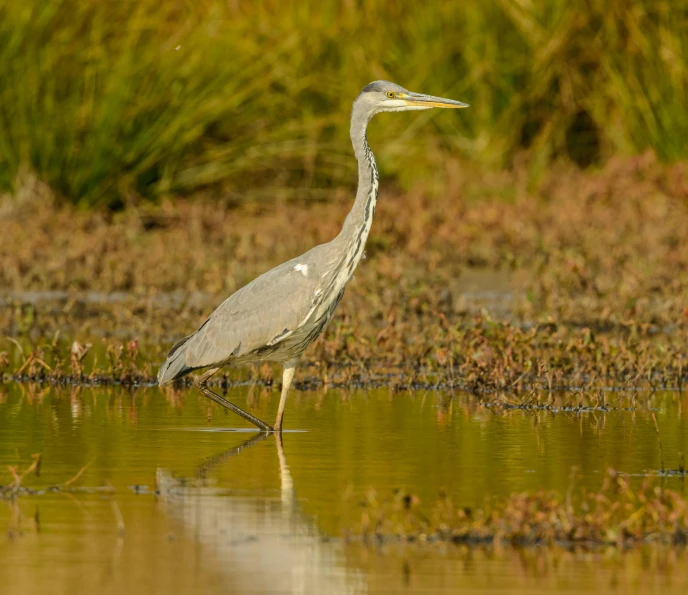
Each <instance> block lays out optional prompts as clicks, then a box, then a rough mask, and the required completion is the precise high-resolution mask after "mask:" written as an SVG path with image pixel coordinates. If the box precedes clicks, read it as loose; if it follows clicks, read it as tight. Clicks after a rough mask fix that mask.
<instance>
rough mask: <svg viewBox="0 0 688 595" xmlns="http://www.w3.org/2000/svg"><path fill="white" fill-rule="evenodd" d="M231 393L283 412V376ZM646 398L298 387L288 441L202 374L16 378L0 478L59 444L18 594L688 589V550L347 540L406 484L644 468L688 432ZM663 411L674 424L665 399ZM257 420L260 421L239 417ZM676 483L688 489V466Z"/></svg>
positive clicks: (674, 458) (12, 560) (13, 522)
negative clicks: (172, 382) (153, 381)
mask: <svg viewBox="0 0 688 595" xmlns="http://www.w3.org/2000/svg"><path fill="white" fill-rule="evenodd" d="M228 397H229V398H230V400H234V401H235V402H236V403H237V404H239V405H240V406H242V405H246V402H247V399H248V400H249V401H250V404H251V411H252V412H253V413H254V414H256V415H258V416H259V417H263V418H266V419H268V420H269V419H271V418H272V416H273V415H274V410H275V408H276V405H277V400H278V394H277V392H276V391H272V392H270V391H267V390H263V389H258V388H256V389H254V390H252V391H250V390H248V389H246V388H235V389H232V390H231V391H230V392H229V394H228ZM637 402H638V403H643V405H642V406H639V408H638V409H637V410H635V411H614V412H610V413H600V412H595V413H583V414H576V415H574V414H562V413H559V414H556V415H553V414H551V413H546V412H539V413H532V412H525V411H509V412H495V411H492V410H490V409H487V408H484V407H481V406H480V405H479V404H478V403H477V402H476V401H475V400H474V399H473V398H472V397H470V396H466V395H460V394H457V395H453V396H452V395H443V394H439V393H435V392H410V393H393V392H391V391H388V390H376V391H354V392H346V391H327V392H326V391H320V392H296V391H295V392H294V393H293V394H292V395H291V397H290V402H289V404H288V409H287V418H286V427H287V429H288V430H290V431H288V432H285V433H284V435H283V445H280V444H279V443H278V441H277V440H276V439H275V437H273V436H269V437H267V438H265V439H256V438H255V436H256V434H255V432H253V431H247V430H249V428H247V426H245V425H244V422H243V421H242V420H240V419H239V418H237V417H235V416H233V415H232V414H226V413H225V412H224V411H223V410H221V409H220V408H219V407H217V406H215V405H214V404H212V403H209V402H208V401H207V400H206V399H204V398H203V397H200V396H198V394H197V393H196V391H189V392H183V393H173V392H167V393H162V392H160V391H159V390H158V389H154V388H151V389H139V390H137V391H133V392H131V391H127V390H124V389H121V388H102V389H90V388H88V389H87V388H82V389H80V388H77V389H62V388H52V387H49V388H43V389H39V388H35V387H33V388H29V387H27V386H20V385H16V384H8V385H4V386H2V385H0V484H5V483H8V482H9V480H10V476H9V474H7V473H5V471H4V470H5V469H6V467H7V465H19V466H20V467H21V468H25V467H26V466H28V464H29V463H30V462H31V455H32V454H33V453H41V455H42V464H41V469H40V476H39V477H35V476H30V477H27V478H26V479H25V483H26V484H27V485H29V486H31V487H36V488H38V487H41V486H50V485H55V484H59V483H62V482H65V481H67V480H69V479H70V478H72V477H73V476H74V475H75V474H76V473H77V472H78V471H79V469H81V468H82V467H83V466H84V465H88V467H87V468H86V470H85V471H84V472H83V474H82V475H81V476H80V477H79V478H78V479H77V481H75V482H74V483H73V484H72V487H73V488H74V491H72V492H70V493H59V492H52V493H51V492H47V493H42V494H38V495H26V496H22V497H20V498H19V499H17V500H16V501H15V502H14V503H10V502H0V527H2V529H3V532H4V533H5V535H6V537H3V538H1V540H0V585H2V586H3V592H7V593H19V592H21V593H26V594H33V593H44V592H51V593H62V592H65V593H66V592H70V593H72V592H84V593H87V592H94V591H95V590H96V589H98V590H99V591H101V592H105V593H117V594H119V593H126V594H127V595H133V594H136V593H151V592H156V591H160V592H162V591H163V589H164V590H165V591H166V592H170V593H220V592H222V593H247V592H256V593H261V592H290V593H319V592H330V593H349V592H351V593H357V592H364V593H365V592H369V593H393V592H404V593H423V592H428V593H430V592H431V593H437V592H466V593H469V592H476V593H488V592H491V591H495V590H500V589H506V590H508V591H510V592H521V593H533V592H543V593H544V592H555V591H557V592H558V591H563V592H569V593H573V592H581V593H598V592H603V591H609V590H618V592H623V593H628V592H638V593H647V592H653V591H655V592H662V593H667V592H685V591H686V589H688V558H687V554H686V550H685V549H676V550H672V549H661V548H656V547H652V548H651V547H647V548H643V549H637V550H633V551H631V552H626V553H621V552H618V551H616V550H614V549H609V550H605V549H603V550H599V551H595V552H577V553H575V552H567V551H564V550H552V549H541V548H531V549H528V550H515V549H512V548H499V547H497V548H492V547H490V548H464V547H459V546H454V545H450V544H421V545H400V544H392V545H375V544H364V543H360V542H359V541H355V542H348V541H347V540H345V539H342V535H344V534H347V533H348V532H351V533H352V534H354V535H355V534H357V532H359V531H360V527H361V522H362V514H363V513H362V508H361V506H360V504H359V503H360V500H361V499H362V498H363V497H364V496H365V495H366V493H368V492H369V490H370V489H372V488H374V489H375V490H376V497H378V498H380V499H384V498H388V497H390V496H391V495H392V494H393V493H394V491H395V490H397V489H404V490H406V491H408V492H410V493H413V494H416V495H417V496H418V497H419V498H420V499H421V501H422V502H426V503H428V504H430V503H432V502H433V501H434V500H435V499H436V498H437V497H438V495H439V494H440V493H447V494H448V495H449V496H450V497H451V498H452V500H453V501H454V502H455V504H457V505H461V506H476V505H481V504H482V503H484V502H485V500H486V499H487V498H491V497H494V496H498V495H507V494H510V493H512V492H514V491H520V490H532V489H536V488H538V487H545V488H553V489H557V490H560V491H564V490H567V489H568V488H569V486H570V485H571V481H572V480H571V477H572V467H576V468H577V472H576V473H575V487H576V489H578V488H580V487H587V488H590V489H598V488H599V487H600V486H601V484H602V481H603V477H604V473H605V471H606V470H607V469H608V468H610V467H612V468H614V469H616V470H617V471H620V472H625V473H629V474H631V475H632V476H633V478H634V479H633V481H636V482H640V481H642V479H643V477H644V476H646V475H647V474H648V473H652V472H653V471H657V470H660V469H662V468H667V469H670V468H673V469H675V468H677V467H678V465H679V464H680V454H679V453H682V452H686V450H688V429H687V428H688V424H686V409H685V400H684V398H683V397H680V396H679V395H678V394H676V393H667V394H658V395H655V396H653V397H649V396H647V395H642V396H639V397H638V398H637ZM653 413H654V415H655V416H656V419H657V424H658V427H659V430H660V431H659V436H660V437H661V447H660V441H659V440H658V436H657V432H656V430H655V422H654V420H653V417H652V415H653ZM229 430H243V431H229ZM661 482H662V485H664V486H666V487H671V488H673V489H676V490H678V491H680V492H681V493H684V494H685V489H684V484H683V480H682V479H681V478H679V477H666V478H663V479H662V480H661Z"/></svg>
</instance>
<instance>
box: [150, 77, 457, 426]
mask: <svg viewBox="0 0 688 595" xmlns="http://www.w3.org/2000/svg"><path fill="white" fill-rule="evenodd" d="M433 107H439V108H462V107H468V106H467V104H465V103H461V102H460V101H454V100H453V99H443V98H441V97H433V96H432V95H422V94H420V93H413V92H411V91H407V90H406V89H404V88H403V87H400V86H399V85H395V84H394V83H390V82H388V81H375V82H373V83H370V84H369V85H367V86H366V87H365V88H364V89H363V91H362V92H361V93H360V95H359V96H358V97H357V98H356V100H355V101H354V105H353V109H352V111H351V128H350V134H351V142H352V144H353V147H354V153H355V155H356V159H357V160H358V190H357V192H356V200H355V201H354V204H353V207H352V209H351V211H350V213H349V214H348V216H347V218H346V220H345V221H344V225H343V227H342V230H341V232H340V233H339V235H337V237H336V238H334V239H333V240H332V241H330V242H328V243H326V244H322V245H320V246H316V247H315V248H312V249H311V250H309V251H308V252H306V253H305V254H302V255H301V256H299V257H297V258H294V259H292V260H290V261H288V262H285V263H284V264H281V265H279V266H277V267H275V268H274V269H272V270H271V271H268V272H267V273H264V274H263V275H261V276H260V277H258V278H257V279H255V280H253V281H252V282H251V283H249V284H248V285H246V286H244V287H242V288H241V289H239V290H238V291H237V292H236V293H234V294H233V295H231V296H230V297H228V298H227V299H226V300H225V301H224V302H223V303H222V304H221V305H220V306H219V307H218V308H217V309H216V310H215V311H214V312H213V313H212V314H211V315H210V317H209V318H208V319H207V320H206V321H205V322H204V323H203V324H202V325H201V326H200V327H199V329H198V330H197V331H196V332H195V333H193V334H192V335H189V336H188V337H184V338H183V339H182V340H181V341H179V342H178V343H176V344H175V345H174V346H173V347H172V349H171V350H170V352H169V353H168V355H167V360H166V361H165V363H164V364H163V365H162V367H161V368H160V372H159V373H158V384H160V385H161V386H162V385H164V384H167V383H169V382H172V381H173V380H175V379H177V378H181V377H182V376H185V375H186V374H189V373H190V372H193V371H194V370H202V369H205V370H206V371H205V372H204V373H203V374H201V375H200V376H199V377H198V378H197V379H196V381H195V384H196V386H197V388H198V389H199V390H200V391H201V392H202V393H203V394H204V395H205V396H207V397H209V398H210V399H212V400H213V401H215V402H216V403H219V404H220V405H222V406H224V407H226V408H228V409H230V410H231V411H234V412H235V413H237V414H238V415H240V416H241V417H243V418H244V419H246V420H248V421H250V422H251V423H253V424H255V425H256V426H257V427H259V428H260V429H261V430H263V431H265V432H271V431H277V432H279V431H281V430H282V420H283V417H284V406H285V403H286V399H287V393H288V391H289V387H290V385H291V382H292V379H293V378H294V371H295V369H296V365H297V364H298V362H299V359H300V357H301V355H302V354H303V352H304V351H305V349H306V348H307V347H308V346H309V345H310V344H311V343H312V342H313V341H315V339H317V338H318V336H319V335H320V333H322V331H323V329H324V328H325V326H326V325H327V323H328V322H329V321H330V319H331V318H332V315H333V313H334V310H335V308H336V307H337V304H339V302H340V300H341V299H342V296H343V295H344V290H345V289H346V286H347V284H348V283H349V281H350V280H351V277H352V275H353V273H354V269H355V268H356V265H358V262H359V261H360V259H361V256H362V255H363V251H364V249H365V243H366V239H367V238H368V234H369V233H370V227H371V225H372V223H373V216H374V214H375V205H376V202H377V195H378V171H377V166H376V164H375V157H374V156H373V152H372V151H371V150H370V147H369V146H368V140H367V138H366V129H367V126H368V122H370V119H371V118H372V117H373V116H374V115H375V114H378V113H381V112H404V111H411V110H426V109H430V108H433ZM265 361H269V362H278V363H281V364H282V365H283V367H284V369H283V375H282V394H281V396H280V402H279V407H278V409H277V419H276V420H275V424H274V426H270V425H269V424H267V423H266V422H264V421H262V420H260V419H258V418H257V417H254V416H253V415H251V414H250V413H248V412H246V411H244V410H243V409H240V408H239V407H237V406H236V405H234V404H233V403H230V402H229V401H228V400H227V399H225V398H223V397H221V396H220V395H218V394H216V393H214V392H213V391H212V390H210V388H209V387H208V380H209V379H210V377H211V376H213V374H215V373H217V372H218V371H219V370H220V369H221V368H223V367H224V366H226V365H229V364H247V363H260V362H265Z"/></svg>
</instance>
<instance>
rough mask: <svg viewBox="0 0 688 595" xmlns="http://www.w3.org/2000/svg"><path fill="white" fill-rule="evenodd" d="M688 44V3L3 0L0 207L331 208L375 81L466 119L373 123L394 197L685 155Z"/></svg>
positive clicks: (345, 179) (347, 175)
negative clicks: (627, 158) (467, 166)
mask: <svg viewBox="0 0 688 595" xmlns="http://www.w3.org/2000/svg"><path fill="white" fill-rule="evenodd" d="M687 30H688V0H652V1H643V0H550V1H549V2H532V1H530V0H519V1H516V0H487V1H486V2H469V3H465V2H462V3H458V2H442V3H397V2H392V1H391V0H372V1H366V2H356V1H355V0H346V1H344V2H334V1H332V0H329V1H328V0H319V1H313V0H286V1H285V0H258V1H256V2H250V3H249V2H243V3H240V2H238V1H223V0H179V1H177V2H154V1H152V0H137V1H134V0H118V1H117V2H98V1H96V0H22V1H21V2H19V1H15V0H0V192H10V193H13V192H14V193H16V192H17V191H18V190H20V189H19V188H17V186H18V185H20V184H22V180H23V179H25V177H26V176H22V173H21V172H27V171H31V172H34V173H35V174H36V175H37V176H38V178H39V179H40V180H41V181H43V182H44V183H45V184H47V185H48V186H49V187H50V188H51V190H52V191H53V192H54V193H55V194H56V195H57V196H58V197H60V198H62V199H66V200H69V201H72V202H75V203H78V204H81V205H86V206H88V205H101V204H105V205H110V206H113V205H117V204H122V203H127V202H129V201H132V200H137V199H138V198H139V197H145V198H156V197H159V196H161V195H165V194H169V193H172V192H174V193H180V192H182V193H188V192H196V191H199V190H202V189H209V188H211V189H213V191H215V192H217V193H222V194H223V195H224V196H226V197H230V198H231V197H241V196H244V194H243V193H244V192H246V191H247V190H248V189H250V190H251V193H252V195H254V196H255V195H261V194H263V193H264V194H270V195H272V194H274V193H275V192H277V191H279V192H281V193H282V194H284V195H286V196H291V195H294V196H298V197H304V198H305V197H317V196H319V195H323V194H325V195H326V194H327V193H328V192H329V190H330V189H332V188H333V187H336V186H341V185H346V186H348V187H351V186H352V185H353V183H354V181H355V180H354V177H355V176H354V173H355V164H354V162H353V158H352V156H351V153H350V148H349V141H348V116H349V109H350V104H351V102H352V100H353V99H354V97H355V96H356V94H357V93H358V92H359V90H360V89H361V88H362V86H363V85H365V84H366V83H368V82H369V81H371V80H374V79H377V78H388V79H391V80H394V81H395V82H398V83H400V84H402V85H404V86H406V87H408V88H410V89H413V90H417V91H423V92H428V93H432V94H437V95H444V96H448V97H453V98H457V99H461V100H463V101H466V102H468V103H470V104H471V105H472V107H471V109H470V110H466V111H465V112H462V113H460V114H456V113H451V114H450V113H434V112H423V113H422V114H418V115H404V116H399V115H393V116H385V117H384V135H383V134H381V133H380V132H376V127H380V128H382V126H381V125H380V124H377V125H376V126H374V127H373V128H374V129H373V131H372V137H373V138H372V139H371V142H372V143H373V144H374V146H375V148H376V150H377V152H378V154H379V157H380V165H381V167H382V169H383V173H384V174H385V175H387V176H390V177H394V178H395V179H396V180H397V182H398V183H399V184H400V186H402V187H406V186H408V185H410V184H411V182H412V181H413V183H422V182H423V181H424V180H427V178H429V177H430V176H431V175H433V176H435V175H440V174H437V173H435V172H437V170H438V169H440V168H438V164H440V163H442V160H443V159H445V158H451V159H456V158H460V159H462V160H464V161H469V162H474V163H475V164H477V165H478V166H480V167H490V168H494V167H503V166H507V165H510V164H513V163H514V160H515V159H516V158H519V159H522V158H520V157H519V155H523V154H524V153H525V155H526V159H527V163H528V164H529V167H530V168H531V171H535V172H537V171H539V170H541V169H542V168H543V167H544V166H546V165H547V164H549V163H551V161H552V160H554V159H558V158H562V157H563V158H570V159H573V160H574V161H576V162H577V163H579V164H581V165H590V164H595V163H597V162H599V161H601V160H604V159H605V158H606V157H608V156H610V155H612V154H615V153H629V154H630V153H637V152H641V151H644V150H646V149H648V148H650V149H652V150H654V151H655V152H656V153H657V154H658V155H659V156H660V157H661V158H662V159H666V160H672V159H679V158H683V157H685V156H686V153H687V152H688V143H686V138H688V112H687V110H686V105H688V66H687V60H686V58H687V57H688V35H686V34H685V32H686V31H687ZM380 119H381V120H382V119H383V118H380ZM421 126H422V127H424V128H425V129H424V130H423V131H422V133H419V131H418V130H417V129H418V128H419V127H421ZM383 139H384V140H383ZM431 172H432V173H431Z"/></svg>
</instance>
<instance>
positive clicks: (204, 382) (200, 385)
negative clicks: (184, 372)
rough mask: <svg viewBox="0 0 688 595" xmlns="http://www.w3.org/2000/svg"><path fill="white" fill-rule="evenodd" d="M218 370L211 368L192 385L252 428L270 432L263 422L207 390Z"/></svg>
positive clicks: (270, 429)
mask: <svg viewBox="0 0 688 595" xmlns="http://www.w3.org/2000/svg"><path fill="white" fill-rule="evenodd" d="M219 369H220V368H211V369H210V370H208V371H207V372H205V373H204V374H201V375H200V376H199V377H198V378H197V379H196V381H195V382H194V384H195V385H196V388H197V389H198V390H200V391H201V392H202V393H203V394H204V395H205V396H206V397H208V398H209V399H211V400H213V401H215V402H216V403H218V404H220V405H222V406H223V407H226V408H227V409H229V410H230V411H233V412H234V413H236V414H237V415H240V416H241V417H243V418H244V419H245V420H246V421H250V422H251V423H252V424H253V425H254V426H258V427H259V428H260V429H261V430H263V432H272V431H273V429H272V427H271V426H270V425H269V424H266V423H265V422H264V421H262V420H260V419H258V418H257V417H253V415H251V414H250V413H247V412H246V411H244V410H243V409H241V408H239V407H237V406H236V405H234V403H230V402H229V401H228V400H227V399H225V398H223V397H221V396H220V395H218V394H216V393H214V392H213V391H211V390H210V389H209V388H208V379H209V378H210V377H211V376H212V375H213V374H215V373H216V372H217V371H218V370H219Z"/></svg>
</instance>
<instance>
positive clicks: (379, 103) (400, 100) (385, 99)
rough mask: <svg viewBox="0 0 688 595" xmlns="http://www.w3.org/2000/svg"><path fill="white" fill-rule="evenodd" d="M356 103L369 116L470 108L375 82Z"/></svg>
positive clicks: (388, 83)
mask: <svg viewBox="0 0 688 595" xmlns="http://www.w3.org/2000/svg"><path fill="white" fill-rule="evenodd" d="M355 103H356V104H361V105H362V106H363V107H364V108H365V111H367V112H368V115H369V116H373V115H374V114H377V113H379V112H405V111H411V110H422V109H430V108H433V107H444V108H453V109H457V108H460V107H469V106H468V104H466V103H461V102H460V101H454V100H453V99H444V98H442V97H434V96H433V95H423V94H422V93H413V92H412V91H408V90H407V89H404V88H403V87H400V86H399V85H395V84H394V83H390V82H389V81H375V82H373V83H370V84H369V85H366V86H365V87H364V88H363V91H361V94H360V95H359V96H358V97H357V98H356V101H355Z"/></svg>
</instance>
